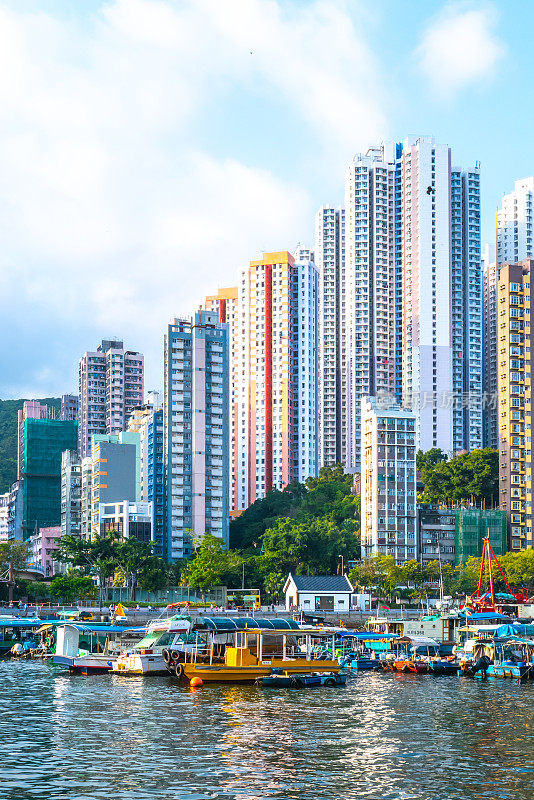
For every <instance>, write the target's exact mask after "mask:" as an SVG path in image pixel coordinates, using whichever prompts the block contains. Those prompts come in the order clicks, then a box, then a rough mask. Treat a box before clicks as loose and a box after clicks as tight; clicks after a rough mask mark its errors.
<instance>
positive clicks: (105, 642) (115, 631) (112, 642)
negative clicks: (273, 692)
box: [52, 624, 144, 675]
mask: <svg viewBox="0 0 534 800" xmlns="http://www.w3.org/2000/svg"><path fill="white" fill-rule="evenodd" d="M142 631H144V628H137V629H135V628H130V629H126V628H123V627H120V626H118V625H96V624H95V625H82V624H80V625H70V624H69V625H60V626H59V627H58V629H57V642H56V652H55V655H53V656H52V663H53V664H58V665H59V666H62V667H66V668H67V669H68V670H69V672H72V673H79V674H82V675H89V674H92V673H105V672H109V671H110V670H111V669H112V667H113V660H114V659H115V658H116V657H117V655H118V654H119V653H120V651H121V649H122V646H123V643H124V640H125V638H130V639H133V638H135V637H136V636H138V635H139V633H140V632H142Z"/></svg>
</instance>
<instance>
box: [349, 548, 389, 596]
mask: <svg viewBox="0 0 534 800" xmlns="http://www.w3.org/2000/svg"><path fill="white" fill-rule="evenodd" d="M349 578H350V581H351V583H352V585H353V586H359V587H360V588H362V589H371V588H374V589H376V590H377V592H378V593H379V594H391V592H392V591H394V589H395V588H396V587H397V586H398V585H399V582H400V579H401V574H400V571H399V567H397V566H396V565H395V559H394V558H393V556H386V555H377V556H371V557H370V558H366V559H364V560H363V561H360V563H359V564H357V565H356V566H355V567H354V568H353V569H352V570H351V571H350V573H349Z"/></svg>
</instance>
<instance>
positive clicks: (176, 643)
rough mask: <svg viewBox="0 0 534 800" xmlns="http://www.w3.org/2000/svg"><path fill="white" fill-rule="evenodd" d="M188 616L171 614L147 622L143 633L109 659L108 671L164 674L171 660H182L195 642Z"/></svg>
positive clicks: (126, 673)
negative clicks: (140, 637) (110, 666)
mask: <svg viewBox="0 0 534 800" xmlns="http://www.w3.org/2000/svg"><path fill="white" fill-rule="evenodd" d="M190 630H191V617H188V616H182V615H179V614H178V615H175V616H173V617H169V618H168V619H160V620H155V621H154V622H151V623H150V624H149V625H148V627H147V629H146V633H145V636H143V638H142V639H141V641H139V642H137V644H135V645H133V646H132V647H129V648H126V649H124V650H122V652H121V653H120V654H119V655H118V656H117V658H115V659H114V660H113V666H112V670H111V671H112V672H118V673H120V674H121V675H166V674H167V672H168V669H167V667H168V665H169V664H170V663H171V661H175V662H176V663H178V662H179V661H183V658H184V653H185V652H187V651H190V650H191V649H192V648H193V647H194V644H195V637H194V636H192V635H191V634H190Z"/></svg>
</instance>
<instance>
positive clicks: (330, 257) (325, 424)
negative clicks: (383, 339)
mask: <svg viewBox="0 0 534 800" xmlns="http://www.w3.org/2000/svg"><path fill="white" fill-rule="evenodd" d="M315 257H316V263H317V268H318V270H319V340H320V343H321V346H320V355H319V360H320V363H319V396H320V401H319V402H320V448H321V449H320V460H321V465H325V466H331V465H334V464H342V463H344V461H345V455H344V453H345V439H344V437H343V431H344V430H345V429H346V420H345V409H346V402H345V338H344V331H345V307H346V306H345V210H344V209H343V208H333V207H332V206H322V207H321V208H320V209H319V211H318V212H317V215H316V217H315Z"/></svg>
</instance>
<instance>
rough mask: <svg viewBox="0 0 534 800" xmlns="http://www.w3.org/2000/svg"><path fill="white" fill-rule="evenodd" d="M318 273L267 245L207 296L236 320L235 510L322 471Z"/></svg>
mask: <svg viewBox="0 0 534 800" xmlns="http://www.w3.org/2000/svg"><path fill="white" fill-rule="evenodd" d="M318 300H319V276H318V270H317V267H316V266H315V264H314V263H313V262H312V261H310V260H306V261H304V260H300V261H296V260H295V259H294V258H293V256H292V255H291V254H290V253H288V252H287V251H281V252H274V253H264V255H263V258H261V259H259V260H257V261H251V262H250V264H249V266H248V267H246V268H244V269H243V270H242V272H241V277H240V283H239V286H238V287H236V288H235V289H221V290H220V291H219V293H218V294H217V295H215V296H211V297H208V298H206V307H207V308H209V309H210V310H218V312H219V318H220V320H221V321H224V322H227V323H228V324H229V328H230V331H229V332H230V370H231V375H230V385H231V387H232V388H231V406H230V408H231V412H230V415H231V419H232V423H231V427H232V430H231V442H232V445H231V454H230V456H229V458H230V463H231V468H232V480H231V481H230V484H231V487H232V488H231V495H232V496H231V501H230V506H231V514H236V513H238V512H239V511H241V510H243V509H245V508H247V507H248V506H249V505H250V504H251V503H253V502H254V501H255V500H257V499H259V498H262V497H264V496H265V494H266V493H267V492H269V491H270V490H271V489H273V488H279V489H282V488H283V487H284V486H287V484H289V483H291V482H292V481H304V480H305V479H306V478H307V477H309V476H310V475H316V474H317V473H318V471H319V381H318V377H319V341H318Z"/></svg>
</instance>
